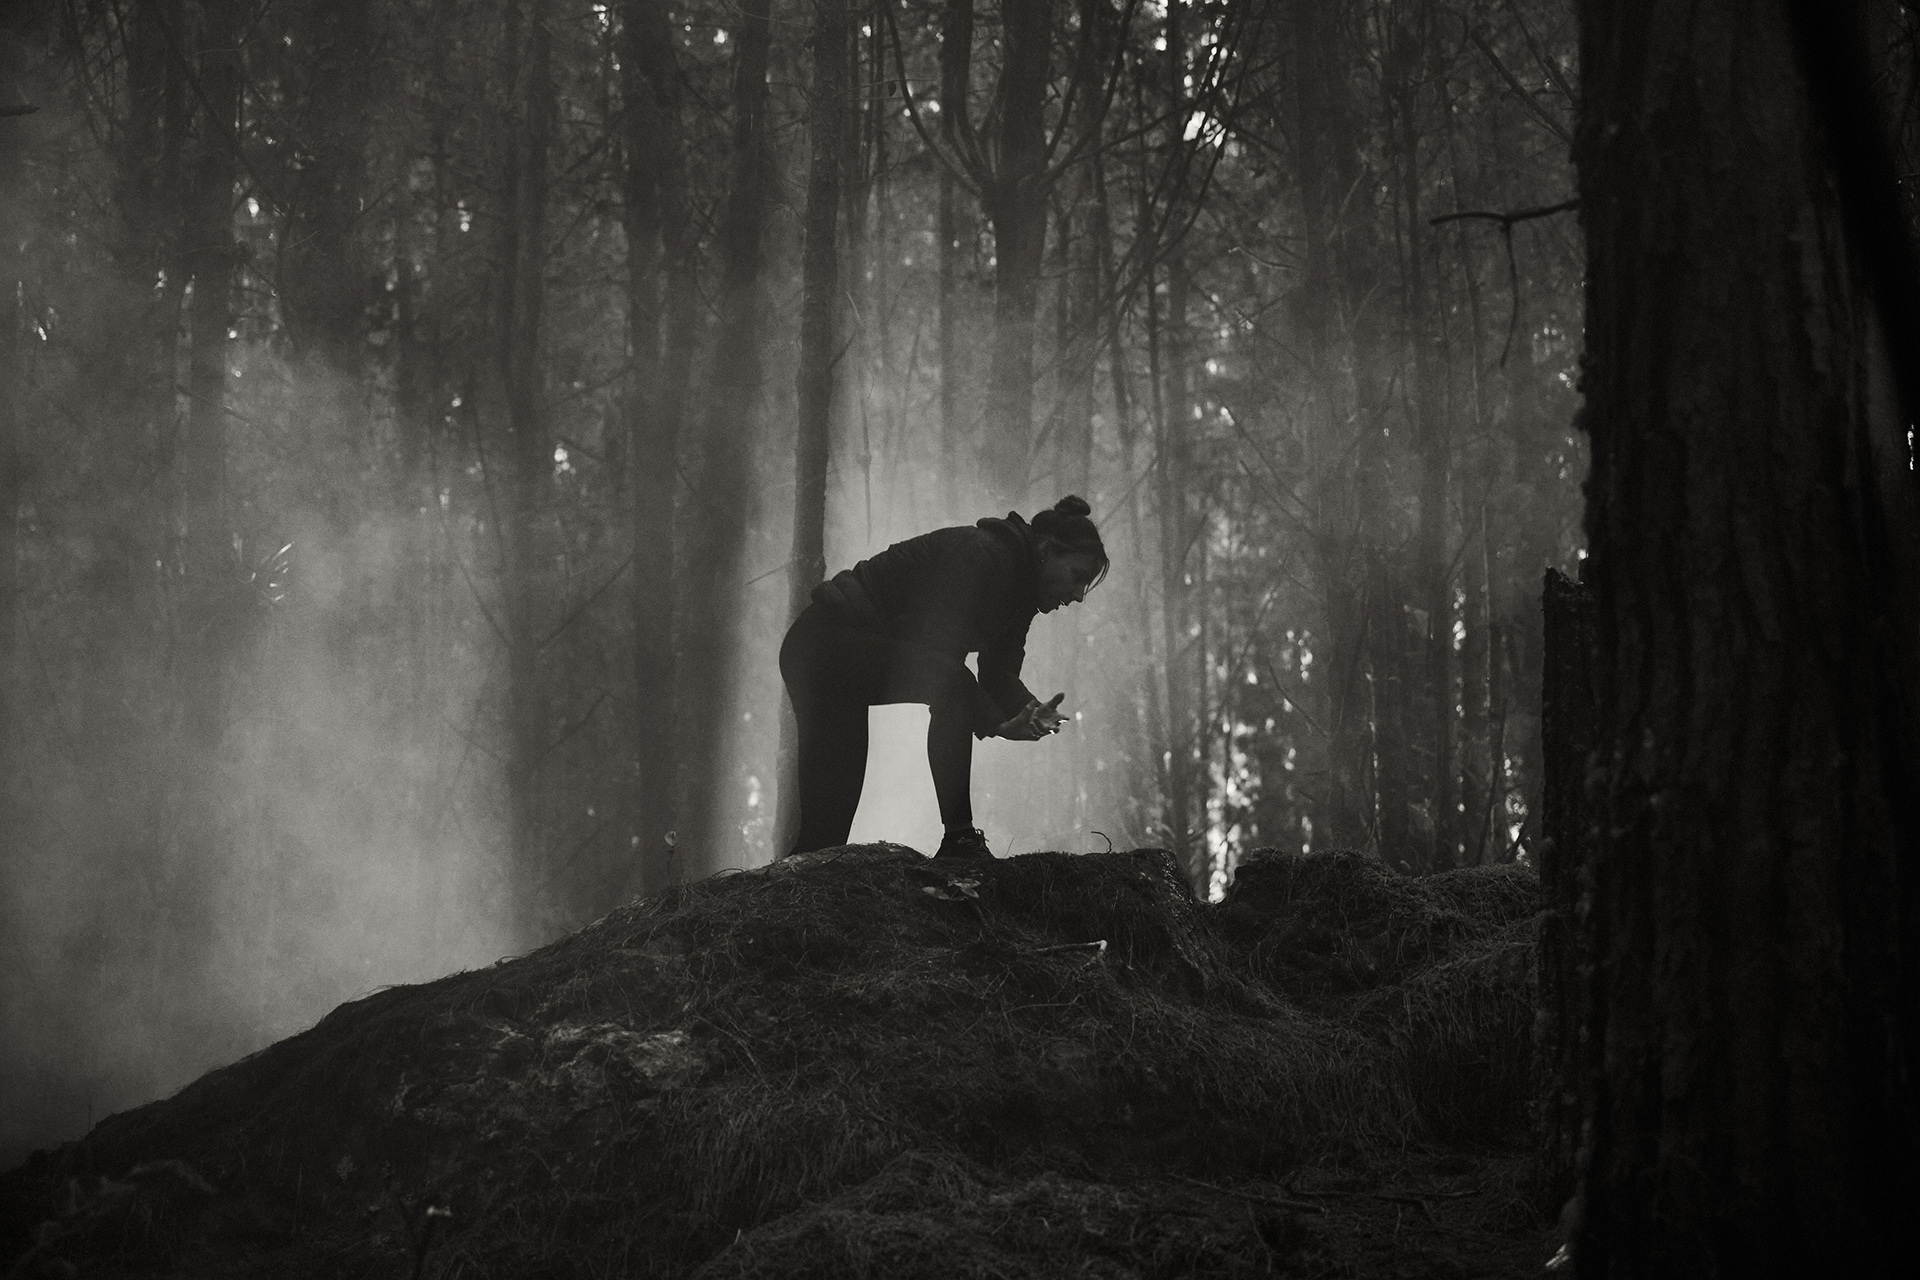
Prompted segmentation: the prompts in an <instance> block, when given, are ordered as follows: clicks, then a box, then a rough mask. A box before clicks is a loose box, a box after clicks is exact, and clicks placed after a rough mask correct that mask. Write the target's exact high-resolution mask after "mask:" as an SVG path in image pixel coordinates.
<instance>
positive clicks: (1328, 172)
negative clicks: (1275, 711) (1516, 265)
mask: <svg viewBox="0 0 1920 1280" xmlns="http://www.w3.org/2000/svg"><path fill="white" fill-rule="evenodd" d="M1290 17H1291V25H1292V32H1293V42H1292V43H1293V48H1294V59H1295V61H1294V68H1293V70H1294V74H1293V77H1292V79H1293V83H1294V95H1293V102H1292V107H1293V121H1292V123H1293V136H1294V140H1295V141H1294V156H1295V162H1294V163H1295V171H1296V178H1297V181H1298V183H1299V192H1300V208H1301V221H1302V227H1303V230H1304V232H1305V237H1304V240H1305V243H1304V245H1303V256H1304V258H1305V260H1306V270H1305V273H1304V275H1305V278H1304V279H1303V280H1302V282H1301V284H1300V287H1299V290H1298V292H1297V293H1296V295H1295V298H1296V301H1295V305H1294V320H1295V323H1296V324H1297V325H1298V326H1299V327H1300V329H1301V331H1302V335H1303V338H1304V347H1305V351H1304V355H1305V358H1306V361H1307V366H1308V369H1307V372H1308V378H1309V381H1310V384H1311V387H1312V396H1313V404H1312V407H1311V410H1310V411H1311V413H1312V414H1313V420H1312V427H1311V438H1312V440H1313V442H1314V445H1315V448H1314V450H1313V453H1314V455H1315V456H1314V458H1313V465H1314V470H1315V473H1316V475H1315V481H1314V495H1313V501H1314V506H1315V508H1316V511H1315V516H1316V525H1317V528H1316V530H1315V536H1314V542H1313V563H1314V574H1315V578H1316V583H1317V586H1318V589H1319V590H1318V594H1319V598H1320V605H1321V618H1320V626H1319V634H1318V635H1316V636H1315V637H1314V644H1313V648H1314V651H1315V652H1314V658H1315V663H1314V665H1315V667H1316V668H1318V678H1317V679H1316V680H1315V682H1314V684H1315V686H1316V687H1317V690H1318V691H1319V693H1320V698H1319V709H1320V711H1321V716H1320V719H1321V723H1322V724H1323V725H1324V726H1325V728H1326V738H1325V741H1324V742H1323V743H1322V744H1321V750H1322V752H1323V753H1324V777H1325V779H1326V781H1325V783H1324V789H1323V791H1322V794H1321V798H1320V803H1319V804H1318V805H1317V806H1316V812H1315V814H1314V818H1315V821H1316V825H1315V828H1314V843H1315V844H1316V845H1320V846H1322V847H1327V848H1335V849H1358V848H1361V847H1363V846H1364V845H1365V844H1366V842H1367V832H1368V828H1369V827H1370V826H1371V823H1370V822H1369V821H1368V819H1367V814H1368V810H1369V807H1370V806H1369V804H1368V792H1367V788H1366V780H1365V762H1366V757H1367V754H1368V741H1367V696H1366V687H1365V677H1364V674H1363V670H1364V668H1363V660H1364V643H1363V637H1364V635H1365V630H1366V617H1365V611H1364V609H1363V608H1362V585H1363V583H1364V580H1365V573H1364V569H1365V566H1364V565H1363V564H1362V563H1361V559H1360V544H1361V541H1362V539H1363V538H1364V535H1365V530H1366V528H1367V524H1368V521H1367V516H1368V514H1369V513H1368V512H1367V511H1366V510H1365V509H1364V508H1363V507H1362V506H1361V504H1360V503H1359V501H1358V496H1357V493H1356V489H1355V476H1354V474H1353V464H1352V462H1351V458H1352V457H1353V450H1352V448H1351V439H1352V436H1353V433H1354V431H1355V430H1356V427H1357V423H1356V420H1355V408H1356V406H1355V402H1354V396H1353V393H1352V387H1351V386H1350V379H1349V378H1348V377H1347V376H1346V375H1345V374H1343V371H1342V368H1341V366H1342V365H1343V364H1344V363H1345V362H1347V361H1348V360H1349V359H1351V358H1352V356H1353V351H1352V338H1351V335H1350V333H1348V332H1343V330H1344V329H1346V328H1347V324H1346V321H1347V319H1348V317H1349V316H1350V314H1351V307H1350V305H1349V301H1350V300H1349V299H1348V297H1347V292H1348V291H1347V289H1346V284H1347V280H1348V276H1349V270H1350V268H1349V264H1347V263H1346V262H1345V261H1343V259H1344V258H1345V256H1346V250H1345V242H1346V239H1347V237H1346V236H1345V235H1343V234H1341V231H1340V229H1339V226H1338V222H1339V216H1340V209H1341V207H1342V204H1343V202H1344V200H1345V197H1346V192H1347V191H1348V190H1349V189H1350V187H1351V185H1352V175H1351V174H1350V173H1348V172H1346V169H1347V168H1350V167H1351V165H1352V160H1353V150H1354V148H1353V139H1352V137H1351V133H1352V121H1351V118H1350V116H1351V112H1350V110H1349V107H1348V103H1347V98H1346V88H1345V66H1344V60H1343V58H1342V57H1341V52H1342V45H1341V44H1340V42H1339V40H1338V38H1337V29H1336V24H1335V22H1334V21H1333V15H1331V14H1330V13H1329V12H1328V6H1327V5H1326V4H1325V3H1324V2H1323V0H1294V2H1293V5H1292V9H1291V14H1290Z"/></svg>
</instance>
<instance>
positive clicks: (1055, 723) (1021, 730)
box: [994, 693, 1067, 742]
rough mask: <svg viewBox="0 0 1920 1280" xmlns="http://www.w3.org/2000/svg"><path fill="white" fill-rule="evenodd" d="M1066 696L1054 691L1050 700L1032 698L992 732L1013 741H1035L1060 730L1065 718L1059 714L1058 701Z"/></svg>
mask: <svg viewBox="0 0 1920 1280" xmlns="http://www.w3.org/2000/svg"><path fill="white" fill-rule="evenodd" d="M1066 696H1067V695H1066V694H1064V693H1056V694H1054V695H1053V700H1052V701H1051V702H1041V701H1040V700H1039V699H1038V698H1035V699H1032V700H1031V701H1029V702H1028V703H1027V705H1026V706H1025V707H1023V708H1022V709H1021V711H1020V714H1019V715H1017V716H1015V717H1014V718H1013V719H1011V720H1009V721H1007V722H1006V723H1005V724H1003V725H1001V726H1000V727H999V728H998V729H996V730H994V733H995V734H996V735H998V736H999V737H1002V738H1011V739H1012V740H1013V741H1015V742H1037V741H1039V740H1040V739H1041V738H1044V737H1046V736H1047V735H1048V734H1050V733H1058V732H1060V726H1061V725H1063V724H1065V723H1066V722H1067V718H1066V717H1065V716H1064V715H1061V714H1060V703H1061V701H1062V700H1063V699H1065V698H1066Z"/></svg>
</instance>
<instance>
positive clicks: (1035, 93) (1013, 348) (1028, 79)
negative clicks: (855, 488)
mask: <svg viewBox="0 0 1920 1280" xmlns="http://www.w3.org/2000/svg"><path fill="white" fill-rule="evenodd" d="M1053 7H1054V0H1022V2H1021V3H1018V4H1008V5H1004V6H1003V7H1002V13H1001V21H1002V25H1001V38H1002V43H1003V47H1004V57H1005V62H1004V64H1003V67H1002V70H1001V74H1000V89H999V94H998V99H999V108H1000V129H999V137H998V143H999V146H998V152H999V154H998V157H997V161H998V163H997V165H996V166H995V169H994V173H993V180H992V182H991V183H990V184H989V185H988V186H987V187H986V189H985V190H984V191H983V192H982V193H981V195H982V202H983V204H984V207H985V212H986V215H987V218H988V220H989V221H990V222H991V223H992V224H993V249H994V273H993V364H992V367H991V369H989V371H988V374H987V424H986V425H987V438H986V449H985V462H986V480H987V484H988V486H989V488H990V489H991V490H992V491H993V494H994V496H995V497H996V498H997V499H998V500H999V501H1001V502H1002V503H1010V504H1012V505H1014V506H1016V507H1023V506H1025V505H1026V502H1027V496H1028V495H1027V482H1028V472H1029V470H1030V468H1031V457H1030V454H1031V450H1032V445H1033V340H1034V313H1035V311H1036V309H1037V308H1038V306H1039V302H1040V268H1041V264H1042V261H1043V258H1044V254H1045V251H1046V242H1047V194H1048V192H1047V187H1048V184H1047V156H1046V147H1047V137H1046V119H1045V107H1046V95H1047V70H1048V55H1049V53H1050V52H1051V49H1052V44H1053Z"/></svg>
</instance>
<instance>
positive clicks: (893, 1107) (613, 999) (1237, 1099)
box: [0, 845, 1550, 1277]
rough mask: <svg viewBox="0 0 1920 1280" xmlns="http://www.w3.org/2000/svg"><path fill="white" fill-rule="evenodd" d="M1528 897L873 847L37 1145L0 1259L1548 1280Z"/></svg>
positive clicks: (1382, 876)
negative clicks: (1220, 880)
mask: <svg viewBox="0 0 1920 1280" xmlns="http://www.w3.org/2000/svg"><path fill="white" fill-rule="evenodd" d="M1537 896H1538V895H1537V886H1536V884H1535V882H1534V880H1533V878H1532V876H1531V874H1530V873H1529V872H1527V871H1526V870H1525V869H1524V868H1511V867H1509V868H1495V869H1480V870H1474V871H1461V872H1450V873H1446V874H1443V875H1438V876H1432V877H1427V878H1424V879H1419V880H1412V879H1407V878H1404V877H1399V876H1396V875H1394V874H1392V873H1390V872H1388V871H1386V870H1385V869H1383V868H1382V867H1381V866H1380V865H1379V864H1378V863H1377V862H1373V861H1370V860H1367V859H1364V858H1361V857H1359V856H1357V855H1351V854H1316V855H1283V854H1274V853H1267V854H1262V855H1257V856H1255V857H1254V858H1252V859H1250V860H1249V861H1248V862H1247V863H1246V864H1244V865H1243V866H1242V868H1241V869H1240V872H1239V875H1238V878H1237V879H1236V882H1235V884H1234V886H1233V889H1232V892H1231V893H1230V894H1229V895H1228V897H1227V899H1226V901H1225V902H1224V903H1222V904H1220V905H1218V906H1210V905H1208V904H1204V903H1201V902H1197V901H1196V900H1195V899H1194V897H1193V896H1192V894H1191V893H1190V892H1189V891H1188V889H1187V886H1186V884H1185V882H1184V881H1183V880H1182V879H1181V877H1180V876H1179V874H1178V872H1177V869H1176V867H1175V864H1174V862H1173V860H1172V858H1171V856H1170V855H1168V854H1166V853H1165V852H1164V851H1159V850H1141V851H1136V852H1131V853H1111V854H1104V855H1087V856H1076V855H1068V854H1053V853H1043V854H1030V855H1026V856H1023V857H1018V858H1010V859H1005V860H995V861H990V862H984V863H979V864H971V863H969V864H962V865H961V866H960V867H958V868H956V867H953V866H949V865H948V864H946V863H935V862H932V861H930V860H928V859H926V858H924V857H922V856H921V855H919V854H918V853H915V852H914V851H913V850H910V849H905V848H902V847H899V846H893V845H870V846H849V847H847V848H844V849H839V850H831V851H827V852H825V853H821V854H813V855H807V856H805V857H801V858H794V859H789V860H787V861H785V862H781V863H776V864H774V865H773V866H771V867H768V868H764V869H761V870H758V871H753V872H746V873H739V874H729V875H722V876H716V877H714V878H711V879H708V880H705V881H702V882H699V883H697V884H692V885H687V886H684V887H681V888H679V889H676V890H673V891H671V892H668V893H665V894H661V895H659V896H657V897H654V898H651V899H648V900H646V901H643V902H639V903H636V904H633V905H631V906H629V907H625V908H622V909H621V910H618V911H616V912H614V913H612V914H610V915H608V916H607V917H605V918H604V919H602V920H600V921H598V922H596V923H595V924H593V925H591V926H589V927H587V928H585V929H583V930H581V931H580V932H578V933H576V934H573V935H572V936H570V937H567V938H564V939H562V940H560V941H558V942H556V943H554V944H552V945H551V946H548V947H545V948H543V949H541V950H539V951H536V952H534V953H532V954H531V955H528V956H525V957H521V958H519V959H515V960H511V961H503V962H501V963H500V964H498V965H495V966H494V967H492V968H490V969H486V970H482V971H476V972H469V973H459V974H454V975H452V976H449V977H447V978H443V979H440V980H438V981H436V982H432V983H426V984H422V985H419V986H411V987H401V988H394V989H391V990H387V991H383V992H380V993H378V994H376V995H373V996H370V997H368V998H366V999H364V1000H359V1001H356V1002H354V1003H352V1004H348V1005H344V1006H342V1007H341V1008H339V1009H338V1010H336V1011H335V1012H334V1013H332V1014H331V1015H329V1016H328V1017H327V1018H326V1019H325V1020H323V1021H322V1022H320V1023H319V1024H318V1025H317V1026H315V1027H313V1028H312V1029H311V1030H309V1031H306V1032H304V1033H302V1034H300V1035H297V1036H294V1037H291V1038H289V1039H287V1040H284V1041H282V1042H280V1043H278V1044H275V1045H273V1046H271V1047H269V1048H267V1049H265V1050H263V1051H261V1052H260V1053H257V1054H255V1055H253V1056H252V1057H249V1058H247V1059H244V1060H242V1061H240V1062H238V1063H235V1064H233V1065H232V1066H229V1067H226V1068H223V1069H221V1070H219V1071H215V1072H212V1073H210V1074H208V1075H207V1076H205V1077H203V1078H202V1079H200V1080H199V1081H197V1082H195V1083H194V1084H192V1085H190V1086H188V1087H187V1088H186V1089H184V1090H182V1091H181V1092H180V1093H179V1094H178V1095H176V1096H175V1097H173V1098H170V1099H168V1100H166V1101H163V1102H156V1103H153V1104H150V1105H148V1106H145V1107H141V1108H138V1109H136V1110H134V1111H130V1112H126V1113H124V1114H122V1115H118V1116H114V1117H111V1118H109V1119H108V1120H106V1121H103V1122H102V1123H101V1124H100V1125H98V1126H97V1127H96V1128H95V1129H94V1131H93V1132H92V1133H90V1134H89V1135H88V1136H87V1137H86V1138H84V1139H82V1140H81V1141H79V1142H76V1143H72V1144H69V1145H68V1146H66V1147H63V1148H61V1149H60V1150H58V1151H55V1152H43V1153H38V1154H36V1155H35V1156H34V1157H33V1158H32V1159H31V1160H29V1161H28V1162H27V1163H26V1164H25V1165H23V1166H22V1167H21V1168H19V1169H17V1170H15V1171H13V1172H11V1173H9V1174H6V1175H3V1176H0V1204H4V1205H6V1206H7V1208H6V1209H5V1210H4V1214H5V1216H4V1218H0V1258H17V1259H18V1263H17V1264H16V1266H15V1270H14V1274H19V1275H59V1274H73V1273H74V1271H75V1269H81V1270H84V1271H85V1272H86V1273H87V1274H97V1275H129V1276H131V1275H155V1274H193V1275H204V1276H241V1275H268V1274H271V1275H274V1276H305V1275H311V1276H334V1275H340V1274H361V1275H401V1274H410V1275H413V1276H447V1277H451V1276H456V1275H457V1276H556V1277H559V1276H576V1275H577V1276H586V1275H628V1276H655V1275H657V1276H682V1275H691V1274H699V1275H702V1276H712V1277H749V1276H752V1277H761V1276H766V1277H771V1276H776V1275H778V1276H811V1275H818V1276H829V1275H831V1276H875V1277H879V1276H928V1277H931V1276H989V1275H996V1276H1034V1277H1039V1276H1051V1275H1061V1274H1068V1273H1073V1274H1080V1273H1084V1274H1090V1275H1098V1276H1169V1275H1187V1274H1204V1275H1221V1276H1231V1275H1256V1274H1257V1275H1273V1274H1292V1273H1298V1274H1349V1275H1352V1274H1435V1273H1436V1271H1435V1267H1438V1268H1439V1273H1444V1272H1446V1271H1449V1270H1453V1269H1455V1268H1456V1267H1457V1266H1459V1265H1465V1264H1463V1263H1462V1262H1461V1259H1462V1258H1463V1257H1465V1256H1466V1255H1467V1254H1469V1253H1471V1254H1473V1258H1472V1259H1471V1261H1472V1263H1473V1266H1474V1268H1475V1269H1477V1270H1479V1271H1480V1273H1483V1274H1484V1273H1486V1270H1487V1268H1488V1267H1489V1266H1492V1267H1494V1268H1495V1269H1496V1270H1498V1269H1499V1268H1500V1267H1501V1266H1503V1265H1505V1264H1504V1263H1501V1262H1500V1259H1506V1260H1507V1261H1509V1262H1513V1263H1514V1265H1517V1266H1522V1268H1523V1269H1524V1263H1522V1262H1520V1261H1519V1260H1520V1259H1523V1258H1524V1259H1525V1260H1526V1261H1527V1262H1530V1263H1531V1266H1532V1267H1534V1268H1537V1267H1538V1265H1539V1262H1540V1261H1542V1260H1543V1259H1544V1257H1545V1253H1544V1252H1540V1249H1541V1247H1542V1242H1543V1241H1544V1240H1545V1238H1546V1237H1545V1232H1544V1227H1543V1225H1542V1224H1541V1223H1540V1222H1539V1221H1538V1219H1537V1218H1536V1217H1535V1216H1534V1215H1533V1214H1532V1212H1531V1210H1530V1209H1529V1208H1528V1207H1527V1206H1526V1204H1525V1198H1524V1195H1523V1193H1522V1187H1523V1184H1524V1180H1525V1179H1524V1172H1523V1171H1522V1169H1521V1166H1523V1165H1524V1156H1523V1154H1522V1153H1521V1149H1522V1146H1523V1145H1524V1140H1525V1124H1526V1106H1527V1079H1528V1062H1529V1055H1530V1052H1531V1049H1530V1044H1529V1027H1530V1023H1531V1017H1532V1000H1533V997H1532V984H1533V967H1532V966H1533V942H1534V936H1535V929H1536V928H1537V920H1536V917H1535V912H1536V910H1537ZM1463 1152H1464V1153H1465V1154H1462V1153H1463ZM1383 1161H1385V1162H1386V1163H1382V1162H1383ZM1463 1161H1464V1163H1462V1162H1463ZM1409 1186H1411V1187H1412V1189H1411V1190H1409V1189H1408V1188H1409ZM1463 1187H1465V1188H1467V1189H1465V1190H1462V1188H1463ZM1469 1202H1471V1203H1469ZM1409 1204H1412V1205H1416V1206H1418V1207H1419V1208H1420V1210H1421V1213H1420V1215H1419V1218H1420V1221H1419V1222H1418V1223H1416V1224H1414V1225H1413V1227H1412V1228H1411V1229H1410V1230H1409V1232H1408V1235H1407V1238H1406V1240H1405V1241H1404V1242H1402V1241H1401V1240H1400V1238H1399V1233H1400V1231H1401V1230H1402V1228H1403V1226H1406V1221H1405V1220H1406V1219H1407V1218H1408V1217H1409V1216H1410V1215H1408V1214H1407V1213H1406V1212H1405V1210H1406V1207H1407V1206H1408V1205H1409ZM1436 1206H1438V1208H1439V1210H1441V1211H1445V1212H1449V1213H1453V1212H1454V1211H1455V1209H1456V1208H1457V1209H1459V1212H1460V1213H1467V1217H1465V1218H1459V1213H1455V1217H1456V1218H1459V1221H1456V1222H1453V1223H1451V1224H1449V1223H1443V1222H1442V1220H1441V1218H1440V1216H1439V1213H1438V1212H1437V1211H1436ZM1388 1210H1391V1211H1392V1217H1391V1230H1392V1233H1393V1243H1392V1246H1391V1247H1390V1248H1385V1249H1382V1248H1379V1247H1376V1246H1378V1245H1379V1242H1380V1238H1382V1237H1383V1235H1384V1233H1385V1232H1386V1231H1387V1226H1386V1221H1387V1219H1386V1217H1385V1216H1384V1215H1385V1214H1386V1213H1387V1212H1388ZM1468 1210H1471V1212H1470V1213H1468V1212H1467V1211H1468ZM1429 1228H1431V1229H1429ZM1463 1233H1464V1235H1463ZM1474 1233H1478V1235H1479V1236H1481V1237H1484V1240H1482V1241H1480V1243H1479V1244H1478V1245H1476V1246H1474V1248H1477V1249H1478V1252H1477V1253H1474V1249H1472V1248H1469V1247H1468V1245H1467V1244H1464V1243H1462V1241H1463V1240H1464V1239H1466V1237H1468V1236H1472V1235H1473V1234H1474ZM1422 1240H1424V1241H1425V1243H1424V1244H1423V1243H1421V1241H1422ZM1548 1252H1550V1250H1548ZM1442 1263H1444V1264H1445V1265H1441V1264H1442ZM1409 1267H1411V1268H1413V1269H1412V1270H1405V1268H1409Z"/></svg>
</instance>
